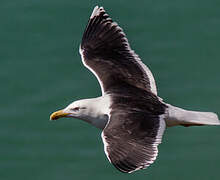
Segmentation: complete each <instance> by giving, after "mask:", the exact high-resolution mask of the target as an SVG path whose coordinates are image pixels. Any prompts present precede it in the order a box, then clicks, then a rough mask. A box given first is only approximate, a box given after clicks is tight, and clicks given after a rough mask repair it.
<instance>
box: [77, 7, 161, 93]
mask: <svg viewBox="0 0 220 180" xmlns="http://www.w3.org/2000/svg"><path fill="white" fill-rule="evenodd" d="M80 54H81V56H82V60H83V63H84V65H85V66H86V67H87V68H88V69H90V70H91V71H92V72H93V73H94V75H95V76H96V77H97V79H98V80H99V83H100V86H101V88H102V94H104V93H105V91H108V89H109V87H110V86H114V85H117V84H119V83H121V82H126V83H129V84H132V85H133V86H136V87H138V88H141V89H144V90H147V91H151V92H153V93H154V94H157V90H156V85H155V81H154V78H153V75H152V73H151V71H150V70H149V69H148V68H147V66H146V65H144V64H143V63H142V61H141V60H140V58H139V57H138V55H137V54H135V52H134V51H133V50H131V48H130V45H129V43H128V40H127V38H126V36H125V34H124V32H123V30H122V29H121V28H120V27H119V26H118V25H117V24H116V23H115V22H113V21H112V19H111V18H110V17H109V15H108V14H106V12H105V10H104V9H103V8H102V7H100V8H99V7H98V6H96V7H95V8H94V10H93V13H92V15H91V17H90V19H89V22H88V25H87V27H86V29H85V32H84V34H83V38H82V42H81V46H80Z"/></svg>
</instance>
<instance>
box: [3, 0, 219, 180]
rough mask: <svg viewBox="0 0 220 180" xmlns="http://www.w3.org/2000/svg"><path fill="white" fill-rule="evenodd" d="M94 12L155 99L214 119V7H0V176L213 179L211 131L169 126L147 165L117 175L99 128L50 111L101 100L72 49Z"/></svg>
mask: <svg viewBox="0 0 220 180" xmlns="http://www.w3.org/2000/svg"><path fill="white" fill-rule="evenodd" d="M95 5H102V6H104V7H105V9H106V10H107V12H108V13H109V14H110V15H111V17H112V18H113V20H115V21H117V22H118V23H119V24H120V26H121V27H122V28H123V29H124V31H125V33H126V34H127V36H128V39H129V42H130V43H131V46H132V48H133V49H134V50H135V51H136V52H137V54H139V55H140V57H141V58H142V60H143V61H144V63H146V64H147V65H148V66H149V67H150V69H151V70H152V72H153V74H154V76H155V79H156V82H157V86H158V92H159V95H160V96H161V97H163V99H164V101H166V102H169V103H171V104H175V105H177V106H181V107H184V108H187V109H194V110H201V111H214V112H216V113H218V114H219V115H220V101H219V99H220V76H219V75H220V73H219V66H220V60H219V59H220V51H219V47H220V11H219V7H220V1H219V0H211V1H205V0H200V1H196V0H185V1H181V0H176V1H174V0H171V1H163V0H159V1H152V0H148V1H140V2H139V1H137V2H135V1H131V0H130V1H128V0H119V1H86V0H81V1H73V0H64V1H58V0H53V1H52V0H38V1H36V0H20V1H12V0H1V2H0V22H1V25H0V47H1V48H0V80H1V87H0V92H1V93H0V96H1V101H0V122H1V125H0V179H2V180H14V179H33V180H38V179H39V180H43V179H53V180H59V179H80V180H86V179H105V180H108V179H109V180H110V179H115V180H117V179H120V180H121V179H128V180H129V179H134V178H136V179H151V180H158V179H169V180H176V179H178V180H186V179H194V180H195V179H200V180H207V179H210V180H218V179H219V166H220V156H219V152H220V127H191V128H183V127H175V128H171V129H168V130H167V131H166V133H165V135H164V138H163V143H162V144H161V145H160V146H159V150H160V153H159V156H158V159H157V160H156V162H155V163H154V164H153V165H152V166H151V167H149V168H148V169H147V170H142V171H139V172H136V173H133V174H122V173H120V172H118V171H117V170H115V169H114V167H113V166H112V165H110V163H108V161H107V158H106V157H105V155H104V151H103V144H102V140H101V137H100V133H101V132H100V130H98V129H96V128H94V127H91V126H90V125H88V124H86V123H84V122H81V121H79V120H76V119H62V120H60V121H56V122H49V115H50V113H51V112H53V111H55V110H57V109H60V108H63V107H65V106H66V105H68V104H69V103H70V102H72V101H73V100H76V99H81V98H91V97H96V96H99V95H100V94H101V92H100V88H99V85H98V82H97V80H96V79H95V77H94V76H93V75H92V74H91V73H90V72H89V71H88V70H87V69H86V68H84V67H83V65H82V63H81V60H80V56H79V53H78V47H79V44H80V40H81V36H82V33H83V31H84V28H85V26H86V23H87V21H88V18H89V16H90V13H91V12H92V9H93V7H94V6H95Z"/></svg>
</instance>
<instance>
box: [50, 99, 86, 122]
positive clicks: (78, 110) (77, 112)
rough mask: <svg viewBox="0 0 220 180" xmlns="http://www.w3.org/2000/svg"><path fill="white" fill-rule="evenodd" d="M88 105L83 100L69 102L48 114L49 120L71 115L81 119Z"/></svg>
mask: <svg viewBox="0 0 220 180" xmlns="http://www.w3.org/2000/svg"><path fill="white" fill-rule="evenodd" d="M87 111H88V107H87V105H86V103H85V100H79V101H74V102H73V103H71V104H69V105H68V106H67V107H66V108H64V109H62V110H59V111H56V112H54V113H52V114H51V115H50V120H57V119H59V118H62V117H73V118H78V119H82V118H83V117H84V116H85V115H87V114H88V112H87Z"/></svg>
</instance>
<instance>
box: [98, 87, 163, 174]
mask: <svg viewBox="0 0 220 180" xmlns="http://www.w3.org/2000/svg"><path fill="white" fill-rule="evenodd" d="M128 89H129V88H128ZM136 91H137V94H136V96H135V97H134V96H132V94H129V93H125V94H123V95H119V94H114V95H112V96H111V100H112V105H111V112H110V119H109V121H108V123H107V125H106V127H105V128H104V130H103V132H102V140H103V143H104V150H105V153H106V155H107V157H108V159H109V161H110V162H111V163H112V164H113V165H114V166H115V167H116V168H117V169H119V170H120V171H122V172H126V173H127V172H128V173H130V172H133V171H136V170H139V169H144V168H146V167H148V166H149V165H150V164H152V163H153V162H154V160H155V159H156V157H157V154H158V148H157V146H158V145H159V144H160V143H161V140H162V135H163V133H164V130H165V127H166V124H165V120H164V113H165V109H166V105H165V104H163V103H162V102H161V101H160V100H159V99H158V98H157V97H156V96H155V95H153V94H152V93H149V92H146V93H143V90H138V89H137V88H136Z"/></svg>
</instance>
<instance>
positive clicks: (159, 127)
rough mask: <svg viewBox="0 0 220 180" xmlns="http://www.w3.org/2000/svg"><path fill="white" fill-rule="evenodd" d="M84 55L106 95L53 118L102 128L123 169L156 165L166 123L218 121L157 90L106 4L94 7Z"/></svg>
mask: <svg viewBox="0 0 220 180" xmlns="http://www.w3.org/2000/svg"><path fill="white" fill-rule="evenodd" d="M80 54H81V57H82V61H83V64H84V65H85V66H86V67H87V68H88V69H90V70H91V71H92V73H93V74H94V75H95V76H96V77H97V79H98V81H99V84H100V86H101V90H102V96H101V97H97V98H92V99H84V100H79V101H75V102H73V103H71V104H70V105H69V106H67V107H66V108H65V109H63V110H60V111H57V112H55V113H53V114H52V115H51V119H52V120H54V119H58V118H60V117H74V118H78V119H82V120H84V121H86V122H88V123H90V124H92V125H93V126H95V127H97V128H100V129H102V130H103V131H102V140H103V143H104V150H105V153H106V155H107V157H108V159H109V161H110V162H111V163H112V164H113V165H114V166H115V167H116V168H117V169H119V170H120V171H122V172H129V173H130V172H133V171H136V170H139V169H144V168H146V167H148V166H149V165H150V164H152V163H153V162H154V160H155V159H156V157H157V154H158V148H157V146H158V145H159V144H160V143H161V140H162V136H163V133H164V131H165V129H166V127H171V126H177V125H182V126H186V127H188V126H195V125H198V126H200V125H220V123H219V120H218V117H217V115H216V114H215V113H211V112H196V111H187V110H184V109H182V108H177V107H175V106H172V105H170V104H167V103H165V102H164V101H163V100H162V98H160V97H159V96H158V95H157V88H156V83H155V80H154V78H153V75H152V73H151V71H150V70H149V68H148V67H147V66H146V65H145V64H143V63H142V61H141V59H140V58H139V57H138V55H137V54H135V52H134V51H133V50H132V49H131V47H130V45H129V43H128V40H127V38H126V36H125V34H124V32H123V30H122V29H121V28H120V27H119V26H118V25H117V24H116V23H115V22H113V21H112V19H111V18H110V17H109V16H108V14H106V12H105V10H104V9H103V8H102V7H100V8H99V7H98V6H96V7H95V8H94V10H93V13H92V15H91V17H90V19H89V22H88V25H87V27H86V30H85V32H84V34H83V38H82V43H81V45H80Z"/></svg>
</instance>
